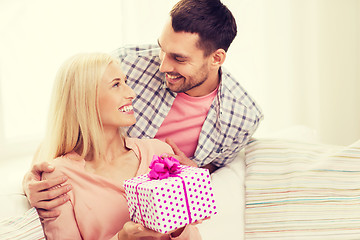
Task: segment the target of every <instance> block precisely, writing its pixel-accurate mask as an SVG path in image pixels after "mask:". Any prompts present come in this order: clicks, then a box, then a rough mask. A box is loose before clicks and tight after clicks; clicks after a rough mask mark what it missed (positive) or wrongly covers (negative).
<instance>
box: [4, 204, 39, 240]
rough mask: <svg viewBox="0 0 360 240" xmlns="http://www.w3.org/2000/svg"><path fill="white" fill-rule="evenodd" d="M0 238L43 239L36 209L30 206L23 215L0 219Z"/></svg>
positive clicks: (7, 239) (16, 239)
mask: <svg viewBox="0 0 360 240" xmlns="http://www.w3.org/2000/svg"><path fill="white" fill-rule="evenodd" d="M0 239H2V240H5V239H6V240H10V239H11V240H20V239H21V240H41V239H45V236H44V233H43V229H42V226H41V223H40V219H39V216H38V214H37V211H36V209H35V208H31V209H29V210H28V211H27V212H26V213H25V214H24V215H22V216H20V217H11V218H6V219H2V220H0Z"/></svg>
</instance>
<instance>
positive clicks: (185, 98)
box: [155, 88, 218, 157]
mask: <svg viewBox="0 0 360 240" xmlns="http://www.w3.org/2000/svg"><path fill="white" fill-rule="evenodd" d="M217 90H218V89H217V88H216V89H215V90H214V91H213V92H211V93H210V94H208V95H206V96H202V97H191V96H189V95H187V94H185V93H178V94H177V96H176V98H175V100H174V103H173V105H172V107H171V109H170V111H169V113H168V115H167V116H166V117H165V119H164V121H163V123H162V124H161V126H160V128H159V130H158V132H157V133H156V135H155V138H156V139H160V140H162V141H164V140H165V138H171V139H172V140H173V141H174V142H175V143H176V145H177V146H178V147H179V148H180V150H181V151H183V152H184V153H185V155H186V156H187V157H192V156H194V153H195V150H196V147H197V144H198V141H199V135H200V132H201V128H202V125H203V124H204V121H205V119H206V116H207V114H208V111H209V109H210V106H211V103H212V102H213V100H214V97H215V96H216V93H217Z"/></svg>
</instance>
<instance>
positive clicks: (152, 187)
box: [124, 155, 217, 233]
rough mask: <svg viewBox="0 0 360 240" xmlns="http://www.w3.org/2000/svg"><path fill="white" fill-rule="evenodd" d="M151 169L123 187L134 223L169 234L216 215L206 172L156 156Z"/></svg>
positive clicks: (169, 158) (209, 181)
mask: <svg viewBox="0 0 360 240" xmlns="http://www.w3.org/2000/svg"><path fill="white" fill-rule="evenodd" d="M150 168H151V171H150V172H149V174H144V175H141V176H138V177H135V178H132V179H129V180H126V181H125V183H124V188H125V192H126V196H127V200H128V207H129V213H130V218H131V220H132V221H134V222H137V223H141V224H142V225H143V226H145V227H147V228H149V229H152V230H154V231H157V232H161V233H167V232H171V231H173V230H175V229H177V228H179V227H183V226H185V225H187V224H190V223H193V222H196V221H198V220H201V219H204V218H206V217H209V216H211V215H214V214H216V213H217V210H216V205H215V199H214V194H213V191H212V187H211V179H210V174H209V171H208V170H207V169H203V168H196V167H189V166H184V165H180V164H179V162H178V161H177V160H176V159H175V158H173V157H167V156H165V157H164V156H161V157H159V156H156V155H155V156H154V158H153V161H152V162H151V164H150Z"/></svg>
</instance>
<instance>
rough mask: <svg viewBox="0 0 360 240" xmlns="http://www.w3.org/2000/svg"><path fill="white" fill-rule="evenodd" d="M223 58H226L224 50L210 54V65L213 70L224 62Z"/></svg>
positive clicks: (220, 49)
mask: <svg viewBox="0 0 360 240" xmlns="http://www.w3.org/2000/svg"><path fill="white" fill-rule="evenodd" d="M225 58H226V52H225V50H224V49H222V48H219V49H217V50H216V51H215V52H213V53H212V54H211V65H212V66H213V67H215V68H219V67H221V65H222V64H223V63H224V62H225Z"/></svg>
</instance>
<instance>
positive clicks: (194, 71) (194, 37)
mask: <svg viewBox="0 0 360 240" xmlns="http://www.w3.org/2000/svg"><path fill="white" fill-rule="evenodd" d="M198 40H199V36H198V34H197V33H187V32H174V30H173V28H172V26H171V21H168V22H167V23H166V25H165V27H164V29H163V31H162V33H161V35H160V37H159V39H158V43H159V46H160V48H161V51H160V60H161V65H160V71H161V72H163V73H165V80H166V85H167V87H168V88H169V89H170V90H171V91H173V92H177V93H180V92H185V93H186V94H188V95H190V96H195V97H197V96H203V95H206V94H208V93H209V87H208V84H209V83H208V81H207V80H208V78H209V74H210V59H211V57H210V56H211V55H210V56H209V57H204V52H203V50H201V49H200V48H198V47H197V45H196V43H197V42H198ZM210 90H213V89H210ZM210 92H211V91H210Z"/></svg>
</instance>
